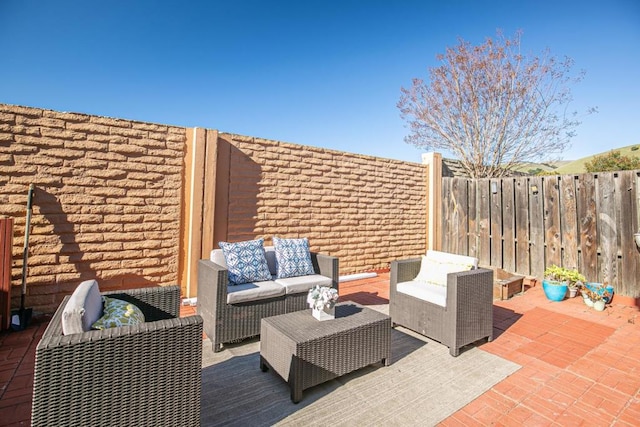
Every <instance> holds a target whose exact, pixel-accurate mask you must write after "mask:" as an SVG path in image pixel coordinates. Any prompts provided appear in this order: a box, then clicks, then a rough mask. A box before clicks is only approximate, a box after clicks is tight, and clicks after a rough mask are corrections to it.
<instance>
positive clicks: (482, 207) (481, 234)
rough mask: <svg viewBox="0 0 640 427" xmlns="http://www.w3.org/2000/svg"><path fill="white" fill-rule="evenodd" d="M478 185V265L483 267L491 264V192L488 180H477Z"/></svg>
mask: <svg viewBox="0 0 640 427" xmlns="http://www.w3.org/2000/svg"><path fill="white" fill-rule="evenodd" d="M477 183H478V192H477V194H478V238H479V242H478V255H477V258H478V260H479V263H480V264H481V265H484V266H488V265H490V264H491V236H490V233H491V228H490V226H491V224H490V218H491V216H490V215H491V214H490V211H491V192H490V191H489V190H490V189H489V180H488V179H479V180H477Z"/></svg>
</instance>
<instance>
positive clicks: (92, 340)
mask: <svg viewBox="0 0 640 427" xmlns="http://www.w3.org/2000/svg"><path fill="white" fill-rule="evenodd" d="M102 295H110V296H112V297H113V298H117V299H123V300H127V301H129V302H131V303H133V304H135V305H136V306H138V307H139V308H140V309H141V310H142V312H143V313H144V315H145V320H146V321H145V322H144V323H141V324H138V325H135V326H122V327H118V328H109V329H104V330H90V331H87V332H81V333H74V334H70V335H63V333H62V312H63V309H64V307H65V305H66V304H67V302H68V300H69V298H70V297H69V296H67V297H65V299H64V300H63V301H62V304H61V305H60V307H58V310H57V311H56V312H55V314H54V315H53V318H52V319H51V322H50V323H49V325H48V327H47V329H46V330H45V332H44V335H43V336H42V339H41V340H40V342H39V343H38V346H37V348H36V362H35V369H34V387H33V404H32V414H31V422H32V425H34V426H63V425H68V426H102V425H104V426H121V425H135V426H169V425H175V426H177V425H179V426H197V425H200V395H201V369H202V318H201V317H200V316H189V317H184V318H180V317H179V314H180V288H179V287H177V286H167V287H155V288H143V289H132V290H127V291H121V292H103V293H102Z"/></svg>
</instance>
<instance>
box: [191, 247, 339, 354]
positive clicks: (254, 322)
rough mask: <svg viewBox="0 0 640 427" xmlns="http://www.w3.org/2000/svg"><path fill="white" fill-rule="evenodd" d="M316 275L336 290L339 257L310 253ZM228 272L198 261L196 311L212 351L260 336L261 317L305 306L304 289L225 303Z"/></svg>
mask: <svg viewBox="0 0 640 427" xmlns="http://www.w3.org/2000/svg"><path fill="white" fill-rule="evenodd" d="M311 262H312V263H313V269H314V271H315V273H316V274H320V275H322V276H325V277H329V278H331V279H332V285H331V286H332V287H333V288H335V289H338V281H339V277H338V268H339V267H338V258H337V257H333V256H329V255H325V254H318V253H315V252H311ZM227 283H228V271H227V269H226V267H223V266H221V265H219V264H217V263H215V262H213V261H211V260H208V259H201V260H200V261H198V314H200V315H202V317H203V319H204V332H205V334H207V337H208V338H209V339H211V343H212V345H213V351H214V352H219V351H221V350H222V345H223V343H229V342H233V341H237V340H241V339H244V338H249V337H254V336H257V335H260V321H261V320H262V318H263V317H270V316H276V315H279V314H285V313H291V312H294V311H300V310H305V309H308V308H309V306H308V305H307V292H303V293H294V294H286V295H283V296H281V297H277V298H268V299H260V300H256V301H250V302H244V303H239V304H229V303H227Z"/></svg>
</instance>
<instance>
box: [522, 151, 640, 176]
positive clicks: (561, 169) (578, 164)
mask: <svg viewBox="0 0 640 427" xmlns="http://www.w3.org/2000/svg"><path fill="white" fill-rule="evenodd" d="M609 151H620V154H621V155H623V156H635V157H639V158H640V144H634V145H629V146H626V147H620V148H613V149H611V150H608V151H603V152H602V153H598V154H594V155H592V156H588V157H583V158H582V159H578V160H568V161H567V160H563V161H556V162H546V163H523V164H522V165H521V166H518V167H517V168H515V170H517V171H520V172H526V173H530V174H532V175H535V174H536V171H543V172H546V173H553V174H558V175H566V174H573V173H585V172H586V169H585V166H584V165H585V164H586V163H587V162H589V161H591V160H592V159H593V158H594V157H596V156H600V155H603V154H607V153H608V152H609Z"/></svg>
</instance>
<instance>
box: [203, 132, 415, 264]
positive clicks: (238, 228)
mask: <svg viewBox="0 0 640 427" xmlns="http://www.w3.org/2000/svg"><path fill="white" fill-rule="evenodd" d="M218 144H229V146H230V147H231V149H230V150H226V151H227V152H228V153H229V154H228V158H226V159H221V158H219V159H218V162H224V161H226V162H228V164H229V177H228V178H229V179H228V200H229V203H228V211H227V213H226V216H227V218H228V223H227V230H226V238H227V240H228V241H239V240H248V239H253V238H256V237H264V238H265V241H266V244H270V243H271V239H272V237H273V236H279V237H295V238H297V237H308V238H309V242H310V245H311V248H312V250H314V251H318V252H322V253H328V254H331V255H334V256H338V257H339V258H340V274H341V275H344V274H350V273H357V272H362V271H367V270H377V269H386V268H389V263H390V261H391V260H394V259H399V258H406V257H410V256H417V255H419V254H421V253H424V252H425V250H426V241H425V230H426V216H427V213H426V206H425V196H426V186H425V166H424V165H422V164H418V163H410V162H403V161H397V160H391V159H383V158H377V157H372V156H365V155H358V154H351V153H346V152H341V151H334V150H327V149H323V148H314V147H309V146H302V145H296V144H290V143H285V142H279V141H272V140H266V139H260V138H252V137H246V136H240V135H234V134H226V133H220V135H219V138H218ZM220 151H221V152H224V151H225V150H220ZM215 243H216V244H217V242H215Z"/></svg>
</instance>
